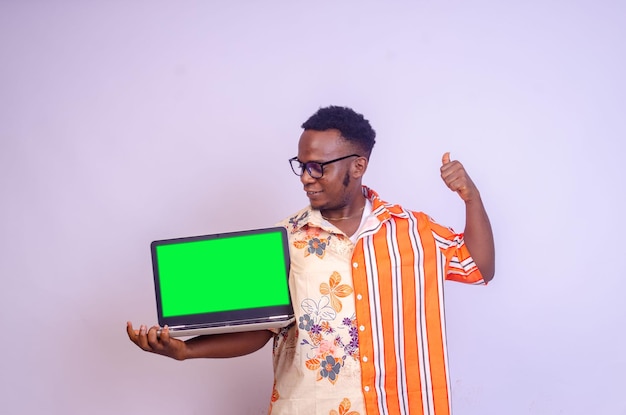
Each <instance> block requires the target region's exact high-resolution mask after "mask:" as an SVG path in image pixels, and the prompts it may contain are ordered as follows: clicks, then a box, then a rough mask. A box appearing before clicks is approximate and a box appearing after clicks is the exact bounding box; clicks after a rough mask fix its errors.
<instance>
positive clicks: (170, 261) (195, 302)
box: [156, 231, 289, 317]
mask: <svg viewBox="0 0 626 415" xmlns="http://www.w3.org/2000/svg"><path fill="white" fill-rule="evenodd" d="M156 260H157V265H158V274H159V286H160V295H161V307H162V314H163V317H173V316H183V315H190V314H200V313H213V312H223V311H231V310H238V309H248V308H258V307H270V306H277V305H287V304H289V290H288V287H287V284H286V280H287V264H286V259H285V254H284V245H283V240H282V234H281V232H279V231H276V232H269V233H259V234H251V235H249V234H248V235H234V236H228V237H223V238H216V239H207V240H200V241H191V242H189V241H186V242H179V243H172V244H165V245H159V246H157V247H156Z"/></svg>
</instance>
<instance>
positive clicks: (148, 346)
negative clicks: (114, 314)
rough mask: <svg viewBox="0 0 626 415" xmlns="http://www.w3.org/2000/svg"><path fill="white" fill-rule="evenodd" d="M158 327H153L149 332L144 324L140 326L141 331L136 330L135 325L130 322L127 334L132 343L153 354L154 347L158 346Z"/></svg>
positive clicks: (127, 326) (127, 324) (127, 325)
mask: <svg viewBox="0 0 626 415" xmlns="http://www.w3.org/2000/svg"><path fill="white" fill-rule="evenodd" d="M158 328H159V327H158V326H153V327H151V328H150V330H147V328H146V326H144V325H143V324H142V325H141V326H139V330H135V328H134V327H133V324H132V323H131V322H130V321H128V322H127V323H126V333H127V334H128V338H129V339H130V341H132V342H133V343H135V344H136V345H137V346H139V348H141V349H142V350H145V351H147V352H153V351H154V349H153V347H154V346H155V345H158V340H157V336H156V333H157V330H158Z"/></svg>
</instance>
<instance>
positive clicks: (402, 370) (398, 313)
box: [387, 221, 409, 414]
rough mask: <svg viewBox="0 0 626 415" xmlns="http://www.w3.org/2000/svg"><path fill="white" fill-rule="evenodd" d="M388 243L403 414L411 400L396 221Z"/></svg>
mask: <svg viewBox="0 0 626 415" xmlns="http://www.w3.org/2000/svg"><path fill="white" fill-rule="evenodd" d="M387 244H388V247H389V248H388V249H389V258H390V261H391V263H390V266H391V274H392V275H391V289H392V291H391V292H392V296H393V297H392V298H393V300H392V301H393V308H392V310H393V321H394V344H395V350H394V352H395V357H396V379H397V385H396V386H397V388H398V406H399V408H400V412H401V413H402V414H408V413H409V401H408V390H407V383H406V382H407V379H406V364H405V362H404V314H403V311H402V310H403V309H404V304H403V302H402V300H403V298H402V260H401V258H400V248H399V244H398V233H397V227H396V224H395V222H393V221H390V223H389V225H388V226H387Z"/></svg>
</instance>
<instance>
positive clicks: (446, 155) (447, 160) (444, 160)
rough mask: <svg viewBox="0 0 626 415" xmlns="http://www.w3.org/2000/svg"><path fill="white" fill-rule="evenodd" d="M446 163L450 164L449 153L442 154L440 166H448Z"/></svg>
mask: <svg viewBox="0 0 626 415" xmlns="http://www.w3.org/2000/svg"><path fill="white" fill-rule="evenodd" d="M448 163H450V152H449V151H447V152H445V153H443V157H441V164H448Z"/></svg>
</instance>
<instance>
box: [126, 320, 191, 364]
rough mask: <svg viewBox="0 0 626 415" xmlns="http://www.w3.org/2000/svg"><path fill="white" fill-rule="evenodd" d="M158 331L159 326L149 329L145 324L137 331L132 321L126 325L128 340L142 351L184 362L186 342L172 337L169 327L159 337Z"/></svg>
mask: <svg viewBox="0 0 626 415" xmlns="http://www.w3.org/2000/svg"><path fill="white" fill-rule="evenodd" d="M158 330H159V327H158V326H152V327H150V329H148V328H147V327H146V326H144V325H143V324H142V325H141V326H139V330H135V329H134V328H133V324H132V323H131V322H130V321H129V322H127V323H126V332H127V333H128V338H129V339H130V341H132V342H133V343H135V344H136V345H137V346H138V347H139V348H141V349H142V350H145V351H146V352H151V353H156V354H160V355H163V356H167V357H171V358H172V359H176V360H184V359H185V357H186V348H187V345H186V344H185V342H184V341H182V340H179V339H175V338H173V337H170V332H169V329H168V327H167V326H165V327H164V328H163V329H162V330H161V333H160V335H157V332H158Z"/></svg>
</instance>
